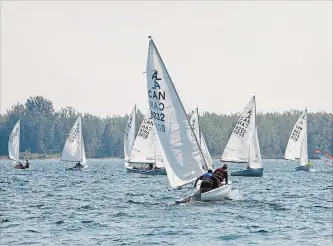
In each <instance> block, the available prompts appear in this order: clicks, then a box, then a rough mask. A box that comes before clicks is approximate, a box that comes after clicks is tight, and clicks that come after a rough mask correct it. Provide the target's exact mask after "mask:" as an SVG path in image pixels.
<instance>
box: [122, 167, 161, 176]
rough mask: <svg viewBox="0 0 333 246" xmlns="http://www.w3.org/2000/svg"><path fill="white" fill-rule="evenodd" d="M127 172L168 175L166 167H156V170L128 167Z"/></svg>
mask: <svg viewBox="0 0 333 246" xmlns="http://www.w3.org/2000/svg"><path fill="white" fill-rule="evenodd" d="M126 169H127V172H129V173H139V174H145V175H166V170H165V169H154V170H144V169H137V168H128V167H127V168H126Z"/></svg>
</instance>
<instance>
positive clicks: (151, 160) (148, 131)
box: [124, 110, 166, 175]
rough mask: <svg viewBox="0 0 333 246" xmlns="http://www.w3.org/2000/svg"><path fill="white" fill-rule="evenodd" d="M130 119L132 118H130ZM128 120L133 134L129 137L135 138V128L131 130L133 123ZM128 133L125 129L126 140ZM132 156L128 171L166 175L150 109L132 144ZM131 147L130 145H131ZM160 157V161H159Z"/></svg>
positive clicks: (129, 159) (128, 160)
mask: <svg viewBox="0 0 333 246" xmlns="http://www.w3.org/2000/svg"><path fill="white" fill-rule="evenodd" d="M129 121H130V120H129ZM129 121H128V124H127V126H128V129H130V130H129V131H128V132H130V134H132V135H131V136H130V137H129V138H130V139H134V137H135V130H133V131H132V130H131V128H130V127H131V126H132V125H131V124H130V122H129ZM127 137H128V134H127V132H126V131H125V134H124V142H125V143H128V142H127V139H126V138H127ZM131 145H132V148H131V151H130V156H129V158H128V159H127V161H126V163H127V164H126V168H127V171H128V172H133V173H140V174H147V175H166V171H165V168H164V165H163V161H162V160H161V157H160V151H159V150H160V144H159V141H158V138H157V136H156V132H155V127H154V123H153V120H152V118H151V113H150V110H149V111H148V113H147V114H146V115H145V117H144V119H143V121H142V123H141V126H140V128H139V131H138V134H137V136H136V138H135V140H134V143H133V144H131ZM129 147H130V146H129ZM157 159H159V161H157Z"/></svg>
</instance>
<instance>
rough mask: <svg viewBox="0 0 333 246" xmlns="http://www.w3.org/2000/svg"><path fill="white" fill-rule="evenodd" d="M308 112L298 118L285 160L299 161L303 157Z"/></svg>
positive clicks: (305, 111)
mask: <svg viewBox="0 0 333 246" xmlns="http://www.w3.org/2000/svg"><path fill="white" fill-rule="evenodd" d="M306 122H307V110H304V112H303V113H302V114H301V116H300V117H299V118H298V120H297V122H296V124H295V126H294V128H293V130H292V131H291V134H290V137H289V140H288V144H287V148H286V152H285V154H284V158H285V159H288V160H295V159H299V158H300V156H301V145H302V142H303V139H304V137H305V136H306V131H307V129H306V128H307V126H306V124H307V123H306Z"/></svg>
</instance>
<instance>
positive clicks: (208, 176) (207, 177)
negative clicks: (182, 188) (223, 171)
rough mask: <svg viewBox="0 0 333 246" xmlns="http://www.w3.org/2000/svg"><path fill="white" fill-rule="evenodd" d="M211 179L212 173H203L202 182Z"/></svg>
mask: <svg viewBox="0 0 333 246" xmlns="http://www.w3.org/2000/svg"><path fill="white" fill-rule="evenodd" d="M212 177H213V174H212V173H205V174H204V175H203V176H202V180H210V179H211V178H212Z"/></svg>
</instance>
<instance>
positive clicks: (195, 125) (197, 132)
mask: <svg viewBox="0 0 333 246" xmlns="http://www.w3.org/2000/svg"><path fill="white" fill-rule="evenodd" d="M190 124H191V126H192V128H193V131H194V133H195V136H196V138H197V139H198V141H199V145H200V147H201V150H202V153H203V155H204V158H205V161H206V164H207V168H208V169H211V170H213V169H214V165H213V160H212V157H211V156H210V153H209V150H208V148H207V144H206V141H205V138H204V136H203V134H202V132H201V131H200V126H199V111H198V108H196V109H195V111H194V113H193V115H192V116H191V119H190ZM204 169H205V168H204ZM206 171H207V170H206Z"/></svg>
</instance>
